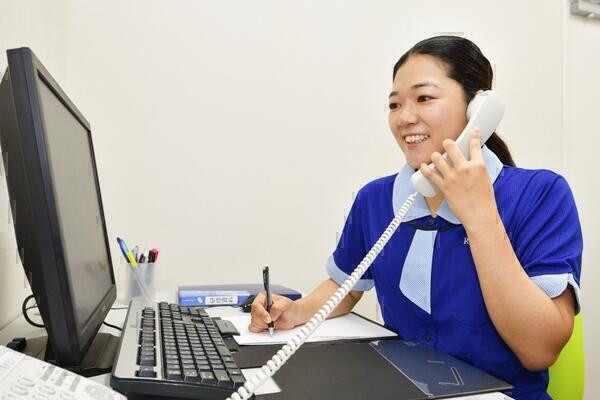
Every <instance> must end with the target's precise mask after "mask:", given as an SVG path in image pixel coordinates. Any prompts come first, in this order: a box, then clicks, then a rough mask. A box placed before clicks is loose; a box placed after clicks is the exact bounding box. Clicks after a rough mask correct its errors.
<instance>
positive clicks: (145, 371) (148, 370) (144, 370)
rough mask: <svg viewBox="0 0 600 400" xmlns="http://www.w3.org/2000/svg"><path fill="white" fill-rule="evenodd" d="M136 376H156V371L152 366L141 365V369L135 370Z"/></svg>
mask: <svg viewBox="0 0 600 400" xmlns="http://www.w3.org/2000/svg"><path fill="white" fill-rule="evenodd" d="M135 376H139V377H140V378H156V371H154V368H152V367H140V369H139V370H137V371H135Z"/></svg>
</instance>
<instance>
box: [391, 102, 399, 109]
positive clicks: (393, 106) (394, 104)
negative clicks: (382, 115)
mask: <svg viewBox="0 0 600 400" xmlns="http://www.w3.org/2000/svg"><path fill="white" fill-rule="evenodd" d="M399 107H400V104H398V103H390V104H389V108H390V110H395V109H397V108H399Z"/></svg>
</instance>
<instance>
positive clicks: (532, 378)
mask: <svg viewBox="0 0 600 400" xmlns="http://www.w3.org/2000/svg"><path fill="white" fill-rule="evenodd" d="M482 150H483V156H484V159H485V162H486V166H487V169H488V174H489V176H490V179H491V182H492V183H493V186H494V193H495V197H496V203H497V206H498V210H499V213H500V217H501V219H502V222H503V224H504V227H505V230H506V232H507V234H508V238H509V239H510V241H511V243H512V246H513V249H514V251H515V253H516V255H517V257H518V259H519V261H520V263H521V265H522V266H523V269H524V270H525V272H526V273H527V275H529V277H530V278H531V279H532V281H533V282H535V283H536V284H537V285H538V286H539V287H540V288H541V289H542V290H543V291H544V292H545V293H546V294H547V295H548V296H549V297H550V298H554V297H557V296H559V295H560V294H561V293H563V292H564V291H565V290H566V288H567V287H568V286H571V287H572V288H573V290H574V293H575V297H576V302H577V309H576V312H578V311H579V304H580V303H579V279H580V276H581V253H582V246H583V244H582V235H581V227H580V223H579V217H578V215H577V209H576V206H575V201H574V199H573V195H572V193H571V190H570V188H569V186H568V184H567V182H566V181H565V179H564V178H563V177H561V176H560V175H558V174H556V173H554V172H551V171H547V170H526V169H522V168H514V167H510V166H506V165H502V163H501V162H500V160H499V159H498V158H497V157H496V155H495V154H494V153H493V152H492V151H490V150H489V149H488V148H487V147H485V146H484V147H483V149H482ZM413 172H414V170H413V169H412V168H411V167H410V166H409V165H406V166H405V167H404V168H403V169H402V170H401V171H400V172H399V173H398V174H395V175H392V176H387V177H384V178H380V179H377V180H374V181H372V182H370V183H368V184H367V185H365V186H364V187H363V188H362V189H361V190H360V191H359V192H358V194H357V196H356V199H355V200H354V204H353V205H352V209H351V211H350V214H349V215H348V218H347V220H346V223H345V226H344V230H343V232H342V235H341V237H340V240H339V242H338V245H337V248H336V249H335V251H334V253H333V254H332V256H331V257H330V258H329V260H328V261H327V266H326V270H327V273H328V274H329V276H330V277H331V278H332V279H333V280H334V281H336V282H337V283H339V284H342V283H343V282H344V281H345V280H346V278H347V277H348V276H349V274H351V273H352V271H353V270H354V268H356V266H357V265H358V264H359V262H360V261H361V260H362V259H363V257H364V256H365V255H366V254H367V252H368V251H369V250H370V249H371V247H372V246H373V244H374V243H375V242H376V241H377V239H379V236H380V235H381V234H382V233H383V231H384V230H385V229H386V227H387V226H388V224H389V223H390V221H391V220H392V218H393V217H394V214H395V213H396V212H397V211H398V210H399V209H400V207H401V206H402V204H403V203H404V201H405V200H406V198H407V197H408V195H409V194H411V193H413V192H414V191H415V190H414V188H413V187H412V185H411V183H410V180H409V178H410V176H411V174H412V173H413ZM373 286H375V287H376V288H377V297H378V300H379V304H380V308H381V312H382V315H383V319H384V321H385V325H386V326H387V327H388V328H390V329H393V330H394V331H396V332H397V333H398V334H399V335H400V337H402V338H403V339H405V340H411V341H416V342H419V343H421V344H423V345H425V346H430V347H434V348H437V349H439V350H441V351H443V352H446V353H448V354H451V355H453V356H455V357H457V358H459V359H461V360H463V361H466V362H467V363H469V364H471V365H474V366H476V367H478V368H480V369H482V370H484V371H486V372H488V373H490V374H491V375H494V376H496V377H498V378H500V379H503V380H505V381H507V382H509V383H510V384H512V385H513V386H515V389H514V390H513V391H512V392H511V393H507V394H509V395H510V396H512V397H514V398H515V399H528V400H529V399H550V397H549V396H548V395H547V394H546V387H547V385H548V372H547V370H545V371H541V372H531V371H528V370H526V369H525V368H523V366H522V365H521V363H520V362H519V360H518V359H517V357H516V356H515V354H514V353H513V352H512V351H511V350H510V349H509V347H508V346H507V345H506V344H505V343H504V341H503V340H502V338H501V337H500V335H499V334H498V332H497V331H496V329H495V328H494V325H493V324H492V322H491V320H490V316H489V315H488V313H487V310H486V307H485V304H484V301H483V295H482V293H481V288H480V286H479V280H478V278H477V271H476V269H475V264H474V262H473V258H472V255H471V250H470V247H469V241H468V238H467V234H466V232H465V229H464V228H463V226H462V225H461V223H460V221H459V220H458V219H457V218H456V216H455V215H454V213H453V212H452V210H451V209H450V207H449V206H448V204H447V203H446V202H445V201H444V202H443V203H442V204H441V206H440V208H439V210H438V213H437V216H436V217H432V216H431V215H430V213H429V209H428V208H427V204H426V203H425V199H424V198H423V197H422V196H420V195H419V196H417V199H416V201H415V203H414V204H413V206H412V207H411V209H410V210H409V211H408V213H407V215H406V217H405V218H404V220H403V222H402V223H401V224H400V226H399V228H398V230H397V231H396V233H395V234H394V235H393V236H392V238H391V239H390V241H389V242H388V244H387V245H386V247H385V248H384V250H383V251H382V252H381V253H380V255H379V257H378V258H377V259H376V260H375V261H374V262H373V264H372V265H371V267H370V268H369V269H368V270H367V272H366V273H365V274H364V275H363V277H362V278H361V279H360V280H359V281H358V283H357V284H356V286H355V287H354V290H359V291H365V290H369V289H370V288H372V287H373Z"/></svg>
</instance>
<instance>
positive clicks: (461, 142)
mask: <svg viewBox="0 0 600 400" xmlns="http://www.w3.org/2000/svg"><path fill="white" fill-rule="evenodd" d="M503 114H504V106H503V105H502V102H501V101H500V98H499V97H498V95H497V94H496V93H494V92H493V91H491V90H487V91H485V92H481V93H479V94H478V95H476V96H475V98H473V100H471V102H470V103H469V105H468V107H467V118H468V120H469V122H467V125H466V126H465V129H464V130H463V132H462V133H461V134H460V136H459V137H458V138H457V139H456V143H457V144H458V147H459V148H460V150H461V152H462V153H463V154H464V156H465V157H466V158H467V159H469V138H470V136H471V135H470V132H471V130H472V129H473V128H475V127H477V128H479V130H480V131H481V145H482V146H483V144H484V143H485V142H486V141H487V140H488V139H489V137H490V136H491V135H492V133H493V132H494V131H495V130H496V128H497V127H498V124H499V123H500V120H501V119H502V115H503ZM443 157H444V158H445V159H447V158H446V157H447V155H446V154H444V156H443ZM429 168H431V169H434V168H435V167H434V166H432V165H430V166H429ZM411 182H412V183H413V185H414V186H415V188H416V189H417V190H418V191H419V193H421V194H422V195H423V196H425V197H432V196H434V195H435V194H436V193H437V191H438V188H437V187H436V186H434V185H433V184H432V183H431V182H429V181H428V180H427V179H426V178H425V177H424V176H423V174H421V172H420V171H417V172H416V173H415V174H413V176H412V177H411ZM416 197H417V192H415V193H413V194H411V195H410V196H408V199H407V200H406V202H405V203H404V204H403V205H402V207H400V210H399V211H398V212H397V213H396V215H395V216H394V219H393V220H392V222H390V224H389V225H388V227H387V228H386V230H385V231H384V232H383V234H382V235H381V237H380V238H379V239H378V240H377V242H375V244H374V245H373V247H372V248H371V250H369V252H368V253H367V255H366V256H365V257H364V258H363V260H362V261H361V262H360V264H358V266H357V267H356V268H355V269H354V271H353V272H352V274H351V275H350V276H349V277H348V279H346V281H345V282H344V283H343V284H342V285H341V286H340V288H339V289H338V290H336V291H335V293H334V294H333V295H332V296H331V297H330V298H329V300H327V302H326V303H325V304H324V305H323V307H321V309H319V311H318V312H317V313H316V314H315V315H314V316H313V317H312V318H311V319H310V320H309V321H308V322H307V323H306V324H305V325H304V326H303V327H302V328H301V329H300V332H299V333H298V334H297V335H296V336H294V337H293V338H292V339H290V340H289V341H288V342H287V343H286V344H285V345H284V346H283V347H282V348H281V350H279V351H278V352H277V353H276V354H275V355H274V356H273V357H272V358H271V359H270V360H269V361H268V362H267V364H265V365H263V366H262V368H261V370H260V372H258V373H257V374H256V375H254V376H252V377H251V378H250V379H248V380H247V381H246V383H244V386H242V387H240V388H239V389H238V390H237V392H234V393H232V394H231V396H230V397H228V398H227V400H240V399H244V400H245V399H248V398H250V397H251V396H252V393H254V391H255V390H256V389H257V388H258V387H259V386H260V385H262V384H263V383H264V382H265V381H266V380H267V379H268V378H270V377H271V376H273V375H274V374H275V372H277V371H278V370H279V368H281V367H282V366H283V364H285V362H286V361H287V360H288V359H289V358H290V357H291V356H292V355H293V354H294V353H295V352H296V350H298V349H299V348H300V346H302V344H303V343H304V342H305V341H306V339H308V337H309V336H310V335H311V334H312V333H313V332H314V331H315V329H317V327H318V326H319V325H321V323H322V322H323V321H324V320H325V319H326V318H327V316H328V315H329V314H331V312H332V311H333V310H334V309H335V308H336V307H337V306H338V304H339V303H340V302H341V301H342V299H343V298H344V297H346V295H347V294H348V293H349V292H350V290H352V288H353V287H354V285H355V284H356V282H357V281H358V280H359V279H360V277H361V276H362V275H363V274H364V273H365V271H366V270H367V268H369V267H370V266H371V264H372V263H373V261H375V258H377V256H378V255H379V253H380V252H381V250H383V248H384V246H385V245H386V243H387V242H388V240H390V238H391V237H392V235H393V234H394V232H395V231H396V229H398V226H400V222H401V221H402V218H404V215H406V212H407V211H408V209H409V208H410V207H411V206H412V205H413V203H414V201H415V199H416Z"/></svg>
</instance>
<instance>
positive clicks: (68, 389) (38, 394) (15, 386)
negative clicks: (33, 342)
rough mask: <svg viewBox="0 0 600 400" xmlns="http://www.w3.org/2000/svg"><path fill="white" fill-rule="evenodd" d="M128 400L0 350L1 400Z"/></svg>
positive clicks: (54, 368)
mask: <svg viewBox="0 0 600 400" xmlns="http://www.w3.org/2000/svg"><path fill="white" fill-rule="evenodd" d="M17 399H35V400H46V399H48V400H113V399H114V400H117V399H119V400H120V399H123V400H126V397H125V396H123V395H121V394H119V393H117V392H115V391H114V390H112V389H110V388H108V387H106V386H104V385H101V384H100V383H97V382H94V381H92V380H90V379H87V378H84V377H82V376H79V375H77V374H75V373H73V372H70V371H67V370H65V369H62V368H60V367H57V366H55V365H52V364H49V363H47V362H44V361H41V360H38V359H37V358H33V357H29V356H27V355H25V354H22V353H19V352H17V351H14V350H11V349H9V348H7V347H5V346H0V400H17Z"/></svg>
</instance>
